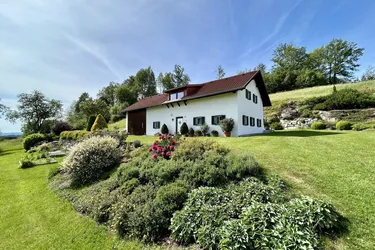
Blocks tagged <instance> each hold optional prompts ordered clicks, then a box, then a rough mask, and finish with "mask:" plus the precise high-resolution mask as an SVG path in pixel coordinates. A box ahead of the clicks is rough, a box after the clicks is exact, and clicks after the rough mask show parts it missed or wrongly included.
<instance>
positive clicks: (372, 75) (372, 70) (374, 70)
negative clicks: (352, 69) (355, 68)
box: [361, 66, 375, 81]
mask: <svg viewBox="0 0 375 250" xmlns="http://www.w3.org/2000/svg"><path fill="white" fill-rule="evenodd" d="M361 80H362V81H370V80H375V66H370V67H368V68H367V70H366V72H365V73H363V75H362V77H361Z"/></svg>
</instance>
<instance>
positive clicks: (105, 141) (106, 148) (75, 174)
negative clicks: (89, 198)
mask: <svg viewBox="0 0 375 250" xmlns="http://www.w3.org/2000/svg"><path fill="white" fill-rule="evenodd" d="M118 144H119V142H118V141H117V140H116V139H114V138H112V137H91V138H89V139H86V140H83V141H82V142H80V143H78V144H77V145H75V146H74V147H73V148H72V149H71V150H70V151H69V154H68V155H67V156H66V158H65V159H64V161H63V163H62V170H63V171H64V172H66V173H68V174H69V175H70V177H71V181H72V184H73V185H74V186H82V185H85V184H90V183H93V182H95V181H97V180H98V179H99V178H100V177H101V175H102V174H103V173H104V172H106V171H108V170H110V169H112V168H113V167H115V166H116V165H117V164H118V163H119V161H120V156H121V152H120V149H119V148H118Z"/></svg>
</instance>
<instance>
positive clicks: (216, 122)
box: [211, 115, 225, 125]
mask: <svg viewBox="0 0 375 250" xmlns="http://www.w3.org/2000/svg"><path fill="white" fill-rule="evenodd" d="M223 119H225V115H213V116H211V124H212V125H219V124H220V121H221V120H223Z"/></svg>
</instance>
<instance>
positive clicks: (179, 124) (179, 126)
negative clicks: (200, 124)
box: [176, 116, 183, 134]
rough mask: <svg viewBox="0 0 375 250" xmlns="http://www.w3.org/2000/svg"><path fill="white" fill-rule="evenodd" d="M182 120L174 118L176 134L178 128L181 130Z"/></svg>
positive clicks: (179, 117) (178, 131) (178, 130)
mask: <svg viewBox="0 0 375 250" xmlns="http://www.w3.org/2000/svg"><path fill="white" fill-rule="evenodd" d="M182 119H183V117H182V116H178V117H176V134H178V133H180V128H181V125H182Z"/></svg>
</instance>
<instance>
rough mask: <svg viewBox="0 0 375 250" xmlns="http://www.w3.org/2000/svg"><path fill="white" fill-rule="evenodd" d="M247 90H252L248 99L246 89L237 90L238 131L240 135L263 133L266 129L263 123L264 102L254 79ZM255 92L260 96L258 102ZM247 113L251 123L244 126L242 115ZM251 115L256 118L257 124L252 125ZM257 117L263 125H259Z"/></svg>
mask: <svg viewBox="0 0 375 250" xmlns="http://www.w3.org/2000/svg"><path fill="white" fill-rule="evenodd" d="M246 89H247V90H249V91H251V100H248V99H246V90H245V89H244V90H240V91H237V102H238V121H237V125H238V128H237V129H238V133H239V135H249V134H254V133H262V132H263V131H264V125H263V103H262V98H261V96H260V93H259V89H258V88H257V87H256V83H255V81H254V80H252V81H251V82H250V83H249V84H248V85H247V87H246ZM253 94H255V95H257V96H258V103H254V101H253ZM243 115H246V116H248V117H249V125H248V126H244V125H243V123H242V116H243ZM250 117H254V118H255V126H254V127H252V126H250ZM257 119H261V120H262V126H261V127H257Z"/></svg>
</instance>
